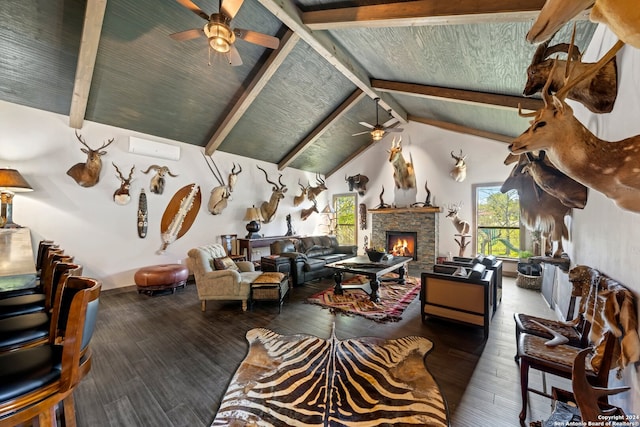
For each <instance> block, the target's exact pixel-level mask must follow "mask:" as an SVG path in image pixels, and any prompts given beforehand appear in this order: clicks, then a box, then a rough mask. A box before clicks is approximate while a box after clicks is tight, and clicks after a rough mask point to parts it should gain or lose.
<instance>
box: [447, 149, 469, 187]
mask: <svg viewBox="0 0 640 427" xmlns="http://www.w3.org/2000/svg"><path fill="white" fill-rule="evenodd" d="M451 157H452V158H453V159H454V160H455V161H456V163H455V165H454V166H453V169H451V172H449V175H451V178H453V180H454V181H455V182H462V181H464V180H465V179H466V178H467V164H466V163H465V160H466V159H467V156H463V155H462V150H460V155H459V156H456V155H455V154H453V151H452V152H451Z"/></svg>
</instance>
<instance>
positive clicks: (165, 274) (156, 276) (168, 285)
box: [133, 264, 189, 295]
mask: <svg viewBox="0 0 640 427" xmlns="http://www.w3.org/2000/svg"><path fill="white" fill-rule="evenodd" d="M188 277H189V269H188V268H187V267H186V266H185V265H182V264H161V265H151V266H149V267H143V268H141V269H140V270H138V271H136V274H135V275H134V276H133V280H134V281H135V282H136V286H137V288H138V293H139V294H141V293H146V294H148V295H153V293H154V292H155V291H164V290H167V289H171V293H175V292H176V288H179V287H183V288H184V286H185V284H186V283H187V278H188Z"/></svg>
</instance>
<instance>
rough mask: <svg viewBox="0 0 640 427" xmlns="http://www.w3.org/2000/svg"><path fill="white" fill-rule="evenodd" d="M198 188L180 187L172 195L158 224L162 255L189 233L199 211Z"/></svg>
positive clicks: (191, 185)
mask: <svg viewBox="0 0 640 427" xmlns="http://www.w3.org/2000/svg"><path fill="white" fill-rule="evenodd" d="M200 202H201V197H200V187H198V185H197V184H195V183H194V184H189V185H185V186H184V187H182V188H181V189H180V190H178V191H177V192H176V194H174V195H173V197H172V198H171V200H170V201H169V204H168V205H167V208H166V209H165V211H164V214H163V215H162V221H161V222H160V233H161V237H162V248H161V249H160V250H159V251H158V253H159V254H163V253H164V251H165V250H166V249H167V247H168V246H169V245H170V244H171V243H173V242H175V241H176V239H179V238H180V237H182V236H183V235H184V233H186V232H187V231H189V229H190V228H191V226H192V225H193V221H195V219H196V216H197V215H198V211H199V210H200Z"/></svg>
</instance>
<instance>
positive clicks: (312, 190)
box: [307, 173, 327, 202]
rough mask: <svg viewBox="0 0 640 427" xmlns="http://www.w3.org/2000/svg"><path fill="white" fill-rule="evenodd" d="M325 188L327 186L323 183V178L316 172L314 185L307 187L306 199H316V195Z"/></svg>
mask: <svg viewBox="0 0 640 427" xmlns="http://www.w3.org/2000/svg"><path fill="white" fill-rule="evenodd" d="M326 189H327V186H326V185H325V183H324V180H323V179H322V177H321V176H320V174H319V173H316V186H315V187H309V188H308V189H307V199H308V200H309V201H310V202H313V201H314V200H315V199H316V197H318V195H319V194H320V193H322V192H323V191H325V190H326Z"/></svg>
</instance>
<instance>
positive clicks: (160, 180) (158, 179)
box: [142, 165, 178, 194]
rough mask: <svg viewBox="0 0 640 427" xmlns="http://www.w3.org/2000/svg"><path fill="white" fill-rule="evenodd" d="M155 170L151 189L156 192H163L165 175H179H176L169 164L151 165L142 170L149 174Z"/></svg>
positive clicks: (150, 185)
mask: <svg viewBox="0 0 640 427" xmlns="http://www.w3.org/2000/svg"><path fill="white" fill-rule="evenodd" d="M152 170H153V171H155V172H156V174H155V175H154V176H153V178H151V182H150V184H149V191H151V192H152V193H155V194H162V193H163V192H164V176H165V175H167V174H169V176H171V177H174V178H175V177H177V176H178V175H174V174H172V173H171V171H170V170H169V167H168V166H158V165H151V166H149V167H148V168H147V170H146V171H142V173H143V174H148V173H149V172H150V171H152Z"/></svg>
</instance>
